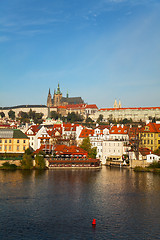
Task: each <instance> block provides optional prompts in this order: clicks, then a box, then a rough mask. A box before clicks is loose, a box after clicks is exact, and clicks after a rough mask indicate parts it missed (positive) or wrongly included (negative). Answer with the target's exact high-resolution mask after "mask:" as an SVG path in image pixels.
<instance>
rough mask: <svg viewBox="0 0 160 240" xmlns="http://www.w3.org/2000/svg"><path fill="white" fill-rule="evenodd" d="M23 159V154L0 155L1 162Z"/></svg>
mask: <svg viewBox="0 0 160 240" xmlns="http://www.w3.org/2000/svg"><path fill="white" fill-rule="evenodd" d="M22 157H23V154H19V153H0V159H1V160H6V159H7V160H21V159H22Z"/></svg>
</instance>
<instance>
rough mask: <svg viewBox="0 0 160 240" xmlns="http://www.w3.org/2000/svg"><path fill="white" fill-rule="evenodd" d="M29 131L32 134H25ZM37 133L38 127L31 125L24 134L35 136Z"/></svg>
mask: <svg viewBox="0 0 160 240" xmlns="http://www.w3.org/2000/svg"><path fill="white" fill-rule="evenodd" d="M29 129H31V131H32V132H33V134H27V132H28V130H29ZM38 131H39V125H32V126H30V127H29V128H28V129H27V131H26V132H25V134H26V135H36V133H37V132H38Z"/></svg>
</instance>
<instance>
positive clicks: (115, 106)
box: [113, 99, 118, 108]
mask: <svg viewBox="0 0 160 240" xmlns="http://www.w3.org/2000/svg"><path fill="white" fill-rule="evenodd" d="M113 107H114V108H118V105H117V100H116V99H115V101H114V106H113Z"/></svg>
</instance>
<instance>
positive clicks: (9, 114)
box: [8, 110, 15, 120]
mask: <svg viewBox="0 0 160 240" xmlns="http://www.w3.org/2000/svg"><path fill="white" fill-rule="evenodd" d="M8 116H9V118H11V119H12V120H14V119H15V112H14V111H12V110H10V111H9V112H8Z"/></svg>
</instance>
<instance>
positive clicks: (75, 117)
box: [67, 112, 84, 123]
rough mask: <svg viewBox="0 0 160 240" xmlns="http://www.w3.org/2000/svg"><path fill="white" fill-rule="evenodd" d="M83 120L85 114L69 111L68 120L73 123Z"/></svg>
mask: <svg viewBox="0 0 160 240" xmlns="http://www.w3.org/2000/svg"><path fill="white" fill-rule="evenodd" d="M83 120H84V119H83V116H81V115H80V114H76V113H75V112H71V113H68V115H67V121H68V122H71V123H74V122H82V121H83Z"/></svg>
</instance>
